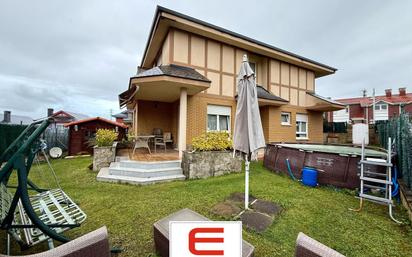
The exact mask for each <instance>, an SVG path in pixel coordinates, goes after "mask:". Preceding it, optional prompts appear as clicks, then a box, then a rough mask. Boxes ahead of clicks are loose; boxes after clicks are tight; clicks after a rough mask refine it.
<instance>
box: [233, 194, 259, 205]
mask: <svg viewBox="0 0 412 257" xmlns="http://www.w3.org/2000/svg"><path fill="white" fill-rule="evenodd" d="M228 200H230V201H233V202H236V203H242V204H243V203H244V202H245V193H240V192H236V193H232V194H231V195H230V196H229V198H228ZM254 200H256V197H254V196H253V195H249V203H251V202H253V201H254Z"/></svg>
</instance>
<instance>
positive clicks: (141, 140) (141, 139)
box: [133, 135, 155, 155]
mask: <svg viewBox="0 0 412 257" xmlns="http://www.w3.org/2000/svg"><path fill="white" fill-rule="evenodd" d="M154 137H155V136H154V135H146V136H135V137H134V147H133V155H134V152H135V151H136V149H137V148H146V149H147V150H148V151H149V154H152V152H151V151H150V147H149V140H150V139H152V138H154Z"/></svg>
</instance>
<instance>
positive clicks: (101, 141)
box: [96, 129, 119, 147]
mask: <svg viewBox="0 0 412 257" xmlns="http://www.w3.org/2000/svg"><path fill="white" fill-rule="evenodd" d="M118 136H119V134H118V133H117V132H115V131H114V130H110V129H98V130H97V132H96V145H97V146H99V147H101V146H112V145H113V142H114V141H115V140H116V139H117V137H118Z"/></svg>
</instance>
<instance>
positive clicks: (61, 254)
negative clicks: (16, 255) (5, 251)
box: [0, 227, 110, 257]
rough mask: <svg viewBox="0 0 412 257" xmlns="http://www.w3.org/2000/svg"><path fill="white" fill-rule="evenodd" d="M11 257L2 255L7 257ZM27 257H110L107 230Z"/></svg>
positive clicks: (1, 256)
mask: <svg viewBox="0 0 412 257" xmlns="http://www.w3.org/2000/svg"><path fill="white" fill-rule="evenodd" d="M6 256H10V255H2V254H0V257H6ZM23 256H27V257H85V256H87V257H110V247H109V240H108V235H107V228H106V227H101V228H99V229H97V230H95V231H92V232H90V233H88V234H86V235H83V236H81V237H79V238H76V239H74V240H73V241H70V242H68V243H65V244H63V245H60V246H58V247H56V248H53V249H51V250H48V251H45V252H42V253H37V254H29V255H23Z"/></svg>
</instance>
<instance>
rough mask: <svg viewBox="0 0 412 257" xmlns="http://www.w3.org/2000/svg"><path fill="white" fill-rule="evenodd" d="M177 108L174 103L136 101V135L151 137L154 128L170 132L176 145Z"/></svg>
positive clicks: (176, 104)
mask: <svg viewBox="0 0 412 257" xmlns="http://www.w3.org/2000/svg"><path fill="white" fill-rule="evenodd" d="M178 106H179V104H178V103H177V102H176V103H164V102H154V101H142V100H139V101H138V109H137V113H138V121H137V124H136V125H137V135H151V134H153V129H154V128H161V129H162V130H163V132H171V133H172V137H173V139H174V143H175V144H176V143H177V121H178Z"/></svg>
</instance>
